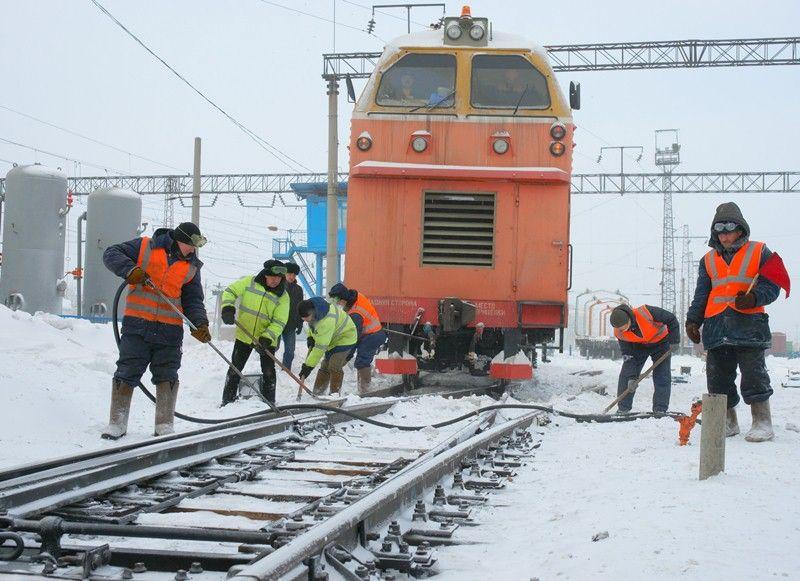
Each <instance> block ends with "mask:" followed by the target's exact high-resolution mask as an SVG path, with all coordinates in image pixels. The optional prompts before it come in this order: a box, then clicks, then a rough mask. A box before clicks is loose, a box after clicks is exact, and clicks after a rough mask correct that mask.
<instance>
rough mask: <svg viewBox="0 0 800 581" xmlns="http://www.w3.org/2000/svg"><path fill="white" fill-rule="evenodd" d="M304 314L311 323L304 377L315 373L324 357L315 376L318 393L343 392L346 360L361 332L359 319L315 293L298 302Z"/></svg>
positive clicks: (305, 318) (299, 311)
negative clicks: (358, 324) (357, 329)
mask: <svg viewBox="0 0 800 581" xmlns="http://www.w3.org/2000/svg"><path fill="white" fill-rule="evenodd" d="M297 310H298V314H299V315H300V318H301V319H303V321H305V322H306V323H308V349H309V351H308V356H307V357H306V361H305V363H303V366H302V367H301V368H300V379H302V380H304V381H305V379H306V378H307V377H308V376H309V375H311V371H313V369H314V367H316V366H317V363H319V362H320V359H322V364H321V365H320V368H319V371H317V377H316V379H315V380H314V393H315V394H317V395H319V394H322V393H324V392H325V390H326V389H327V388H328V385H329V384H330V390H331V394H334V393H339V391H340V390H341V388H342V381H343V380H344V371H343V368H344V364H345V363H346V362H347V359H348V357H349V355H350V354H351V353H352V352H353V349H355V346H356V341H357V339H358V333H357V331H356V326H355V323H353V320H352V319H351V318H350V316H349V315H348V314H347V313H345V312H344V310H343V309H342V308H341V307H339V306H337V305H331V304H329V303H328V302H327V301H326V300H325V299H323V298H322V297H312V298H310V299H306V300H304V301H302V302H301V303H300V304H299V305H298V309H297Z"/></svg>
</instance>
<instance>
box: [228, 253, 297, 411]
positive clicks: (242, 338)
mask: <svg viewBox="0 0 800 581" xmlns="http://www.w3.org/2000/svg"><path fill="white" fill-rule="evenodd" d="M285 275H286V266H284V264H283V263H282V262H280V261H279V260H267V261H266V262H265V263H264V268H263V269H262V270H261V271H260V272H259V273H258V274H256V275H255V276H253V275H249V276H243V277H242V278H240V279H239V280H237V281H236V282H234V283H233V284H231V285H230V286H229V287H228V288H226V289H225V292H223V293H222V322H224V323H225V324H227V325H233V324H237V323H238V325H237V328H236V342H235V343H234V345H233V354H232V355H231V362H232V363H233V365H234V367H236V369H238V370H239V371H241V370H242V369H244V366H245V364H246V363H247V360H248V359H249V358H250V353H252V351H253V347H254V345H253V337H255V339H256V340H257V341H258V347H259V348H260V351H261V353H262V354H261V377H262V384H261V395H262V396H264V398H265V399H266V400H267V401H269V402H270V403H275V383H276V377H275V361H274V360H273V359H272V357H270V356H269V355H268V354H267V352H269V353H271V354H273V355H274V354H275V350H276V349H277V348H278V342H279V341H280V337H281V333H283V328H284V326H285V325H286V321H287V320H288V319H289V293H288V292H287V291H286V280H285V279H284V277H285ZM237 300H238V302H239V309H238V311H237V309H236V301H237ZM239 325H241V327H244V329H246V331H245V330H243V329H241V328H240V327H239ZM251 335H252V337H251ZM239 379H240V378H239V374H238V373H236V372H235V371H234V370H233V369H228V375H227V376H226V378H225V387H224V389H223V390H222V405H227V404H229V403H231V402H232V401H234V400H236V398H237V397H238V392H239Z"/></svg>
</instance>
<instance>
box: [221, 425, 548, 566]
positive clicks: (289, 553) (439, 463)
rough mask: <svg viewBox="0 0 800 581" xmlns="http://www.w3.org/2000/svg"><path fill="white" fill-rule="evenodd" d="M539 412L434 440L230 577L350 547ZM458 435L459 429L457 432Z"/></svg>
mask: <svg viewBox="0 0 800 581" xmlns="http://www.w3.org/2000/svg"><path fill="white" fill-rule="evenodd" d="M539 413H541V412H535V413H528V414H524V415H522V416H519V417H517V418H514V419H512V420H508V421H506V422H503V423H502V424H499V425H497V426H494V427H492V428H489V429H487V430H486V431H484V432H482V433H480V434H478V435H475V436H474V437H470V438H468V439H466V440H464V441H461V442H460V443H456V444H452V442H453V439H452V438H451V439H450V440H449V441H450V443H451V444H452V447H449V446H450V445H451V444H443V445H440V446H439V447H438V449H437V452H438V454H434V453H428V454H425V455H424V456H422V457H421V458H420V459H418V460H417V461H415V462H413V463H412V464H410V465H409V466H407V467H406V468H405V469H404V470H402V471H401V472H399V473H398V474H397V475H395V476H394V477H393V478H391V479H390V480H388V481H387V482H385V483H384V484H382V485H380V486H379V487H378V488H376V489H375V490H374V491H373V492H372V493H370V494H368V495H367V496H365V497H363V498H361V499H360V500H358V501H356V502H354V503H353V504H352V505H350V506H348V507H346V508H344V509H343V510H341V511H339V512H338V513H336V514H335V515H334V516H332V517H331V518H329V519H327V520H325V521H323V522H322V523H320V524H319V525H317V526H315V527H314V528H312V529H310V530H309V531H308V532H307V533H305V534H303V535H301V536H300V537H297V538H295V539H293V540H292V541H290V542H289V543H288V544H286V545H284V546H283V547H281V548H279V549H278V550H276V551H275V552H273V553H271V554H269V555H266V556H264V557H263V558H261V559H259V560H258V561H256V562H254V563H253V564H251V565H249V566H247V567H245V568H244V569H243V570H241V571H240V572H238V573H237V574H236V575H235V576H233V577H232V579H234V580H235V581H264V580H267V579H268V580H276V579H281V578H283V577H284V576H288V575H291V578H295V574H296V573H297V572H298V571H299V570H301V569H302V567H303V565H302V563H303V561H304V560H305V559H307V558H309V557H311V556H314V555H318V554H320V553H322V551H323V550H324V548H325V547H326V546H328V545H329V544H330V543H333V542H339V543H342V544H346V545H350V546H353V545H355V544H356V543H357V542H358V539H359V531H360V530H369V529H370V528H372V527H374V526H375V525H377V524H379V523H381V522H383V521H384V520H385V519H386V518H387V517H388V516H389V515H390V514H392V513H394V512H396V511H398V510H399V509H400V508H402V507H403V506H404V505H407V504H409V503H410V502H411V501H412V499H413V498H415V497H417V496H419V495H420V494H421V493H422V491H423V490H424V489H426V488H429V487H432V486H433V485H435V484H436V483H437V482H439V481H440V480H441V479H442V478H443V477H444V476H445V475H447V474H449V473H451V472H452V471H453V470H454V469H455V467H456V466H457V465H458V464H459V463H460V461H461V459H462V458H464V457H465V456H469V455H471V454H474V453H476V452H477V451H478V450H479V449H481V448H484V447H485V446H487V445H489V444H491V443H492V442H495V441H497V440H499V439H500V438H502V437H503V436H505V435H507V434H509V433H510V432H513V431H514V430H515V429H518V428H521V427H525V426H527V425H529V424H530V423H531V422H532V421H533V420H534V418H535V417H536V415H538V414H539ZM458 436H461V437H462V438H463V436H464V431H463V430H461V431H460V432H459V433H458V434H457V437H458Z"/></svg>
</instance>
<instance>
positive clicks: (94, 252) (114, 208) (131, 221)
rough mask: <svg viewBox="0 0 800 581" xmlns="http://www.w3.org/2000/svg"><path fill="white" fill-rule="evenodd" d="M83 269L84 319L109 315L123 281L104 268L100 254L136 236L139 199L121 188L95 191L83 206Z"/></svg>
mask: <svg viewBox="0 0 800 581" xmlns="http://www.w3.org/2000/svg"><path fill="white" fill-rule="evenodd" d="M86 205H87V209H86V266H85V269H84V272H85V275H84V279H83V280H84V285H83V305H82V313H83V316H84V317H92V316H94V317H105V316H110V315H111V307H112V302H113V300H114V293H116V292H117V288H118V287H119V284H120V283H121V282H122V280H121V279H120V278H119V277H118V276H116V275H115V274H114V273H112V272H111V271H110V270H108V269H107V268H106V267H105V265H104V264H103V252H105V251H106V248H108V247H109V246H111V245H113V244H118V243H120V242H125V241H126V240H130V239H132V238H136V237H137V236H138V235H139V227H140V225H141V223H142V198H141V196H140V195H139V194H137V193H136V192H133V191H131V190H124V189H121V188H108V189H102V190H97V191H95V192H92V193H91V194H89V199H88V201H87V202H86Z"/></svg>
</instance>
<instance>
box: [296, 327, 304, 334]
mask: <svg viewBox="0 0 800 581" xmlns="http://www.w3.org/2000/svg"><path fill="white" fill-rule="evenodd" d="M302 332H303V325H300V326H299V327H297V331H295V333H296V334H298V335H299V334H300V333H302Z"/></svg>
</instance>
